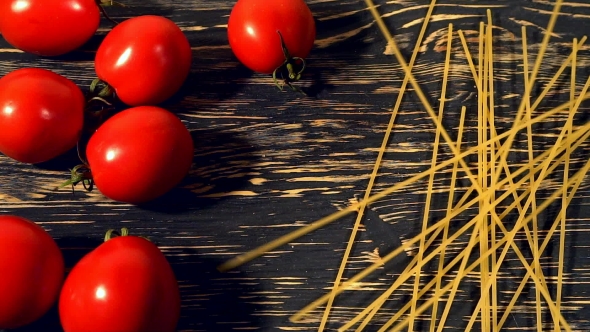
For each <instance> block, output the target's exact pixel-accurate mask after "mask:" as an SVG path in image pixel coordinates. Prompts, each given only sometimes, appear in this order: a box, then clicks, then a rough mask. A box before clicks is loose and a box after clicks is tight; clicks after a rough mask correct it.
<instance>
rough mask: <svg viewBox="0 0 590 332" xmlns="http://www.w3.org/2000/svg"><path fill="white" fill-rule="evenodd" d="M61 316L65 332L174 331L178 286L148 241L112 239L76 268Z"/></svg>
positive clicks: (65, 287)
mask: <svg viewBox="0 0 590 332" xmlns="http://www.w3.org/2000/svg"><path fill="white" fill-rule="evenodd" d="M59 315H60V320H61V324H62V327H63V329H64V331H65V332H80V331H101V332H110V331H125V332H146V331H154V332H155V331H157V332H167V331H170V332H173V331H175V328H176V325H177V323H178V319H179V317H180V292H179V289H178V283H177V281H176V278H175V276H174V272H173V271H172V268H171V267H170V265H169V264H168V261H167V260H166V257H165V256H164V255H163V254H162V252H160V250H159V249H158V247H156V246H155V245H154V244H152V243H151V242H150V241H148V240H146V239H144V238H141V237H137V236H119V237H115V238H112V239H110V240H107V241H106V242H104V243H103V244H101V245H100V246H98V247H97V248H96V249H95V250H93V251H92V252H90V253H89V254H88V255H86V256H84V257H83V258H82V259H81V260H80V262H78V264H76V265H75V266H74V268H73V269H72V271H71V272H70V274H69V275H68V277H67V278H66V281H65V283H64V285H63V288H62V291H61V294H60V297H59Z"/></svg>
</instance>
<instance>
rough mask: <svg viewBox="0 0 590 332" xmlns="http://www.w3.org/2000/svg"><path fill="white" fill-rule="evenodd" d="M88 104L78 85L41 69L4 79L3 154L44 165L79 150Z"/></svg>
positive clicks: (0, 93) (0, 85)
mask: <svg viewBox="0 0 590 332" xmlns="http://www.w3.org/2000/svg"><path fill="white" fill-rule="evenodd" d="M84 107H85V100H84V95H83V94H82V91H81V90H80V88H78V86H76V84H74V82H72V81H70V80H69V79H67V78H65V77H63V76H61V75H58V74H56V73H54V72H52V71H49V70H46V69H39V68H24V69H17V70H15V71H13V72H11V73H9V74H7V75H6V76H4V77H2V78H1V79H0V152H2V153H4V154H5V155H7V156H8V157H11V158H13V159H15V160H18V161H20V162H24V163H40V162H44V161H47V160H49V159H52V158H54V157H57V156H58V155H60V154H62V153H64V152H66V151H68V150H69V149H71V148H73V147H75V146H76V143H77V142H78V138H79V136H80V133H81V131H82V125H83V122H84Z"/></svg>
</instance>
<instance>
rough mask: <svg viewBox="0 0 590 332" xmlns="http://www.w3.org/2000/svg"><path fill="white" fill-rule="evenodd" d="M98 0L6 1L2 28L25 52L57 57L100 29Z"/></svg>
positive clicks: (0, 5) (0, 9)
mask: <svg viewBox="0 0 590 332" xmlns="http://www.w3.org/2000/svg"><path fill="white" fill-rule="evenodd" d="M99 23H100V9H99V8H98V5H97V4H96V1H95V0H69V1H63V0H2V1H0V31H2V35H3V36H4V39H6V41H7V42H8V43H10V44H11V45H12V46H14V47H16V48H18V49H20V50H23V51H25V52H29V53H33V54H37V55H41V56H56V55H62V54H65V53H68V52H70V51H73V50H75V49H77V48H79V47H80V46H82V45H83V44H84V43H86V42H87V41H88V40H89V39H90V37H92V35H94V33H95V32H96V30H97V29H98V25H99Z"/></svg>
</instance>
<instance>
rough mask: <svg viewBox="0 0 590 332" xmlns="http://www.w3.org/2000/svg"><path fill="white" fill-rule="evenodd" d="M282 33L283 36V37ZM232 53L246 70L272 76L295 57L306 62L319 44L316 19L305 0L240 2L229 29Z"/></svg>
mask: <svg viewBox="0 0 590 332" xmlns="http://www.w3.org/2000/svg"><path fill="white" fill-rule="evenodd" d="M278 32H280V35H279V33H278ZM227 33H228V39H229V44H230V46H231V49H232V51H233V52H234V54H235V55H236V57H237V58H238V60H240V62H242V63H243V64H244V65H245V66H246V67H248V68H250V69H252V70H253V71H256V72H259V73H264V74H270V73H272V72H273V71H275V69H277V68H278V67H280V66H281V65H282V64H283V62H285V60H286V58H285V54H284V53H283V49H282V47H281V37H280V36H282V39H283V41H284V43H285V46H286V48H287V50H288V51H289V54H290V56H291V57H298V58H303V59H304V58H305V57H307V56H308V55H309V52H310V51H311V48H312V47H313V43H314V41H315V36H316V29H315V22H314V19H313V15H312V13H311V11H310V10H309V7H307V5H306V4H305V1H303V0H274V1H268V0H238V2H237V3H236V4H235V5H234V7H233V9H232V11H231V13H230V16H229V22H228V26H227Z"/></svg>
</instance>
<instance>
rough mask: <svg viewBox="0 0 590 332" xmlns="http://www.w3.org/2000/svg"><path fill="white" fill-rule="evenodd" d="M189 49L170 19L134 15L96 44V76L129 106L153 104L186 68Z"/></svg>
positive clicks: (175, 85)
mask: <svg viewBox="0 0 590 332" xmlns="http://www.w3.org/2000/svg"><path fill="white" fill-rule="evenodd" d="M191 61H192V50H191V47H190V45H189V42H188V40H187V38H186V36H185V35H184V33H183V32H182V31H181V30H180V28H179V27H178V26H177V25H176V24H174V22H172V21H171V20H169V19H167V18H164V17H161V16H153V15H147V16H138V17H134V18H131V19H128V20H126V21H123V22H121V23H120V24H119V25H117V26H116V27H115V28H113V29H112V30H111V31H110V32H109V33H108V34H107V36H106V37H105V39H104V41H103V42H102V43H101V45H100V46H99V48H98V51H97V53H96V58H95V61H94V62H95V69H96V74H97V75H98V78H100V79H101V80H102V81H104V82H106V83H108V84H109V85H110V86H111V87H113V88H114V90H115V92H116V94H117V97H118V98H119V100H121V101H122V102H123V103H125V104H127V105H129V106H146V105H157V104H159V103H161V102H163V101H165V100H166V99H168V98H170V97H171V96H172V95H174V94H175V93H176V92H177V91H178V90H179V89H180V87H181V86H182V84H183V83H184V81H185V80H186V78H187V77H188V74H189V72H190V67H191Z"/></svg>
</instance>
